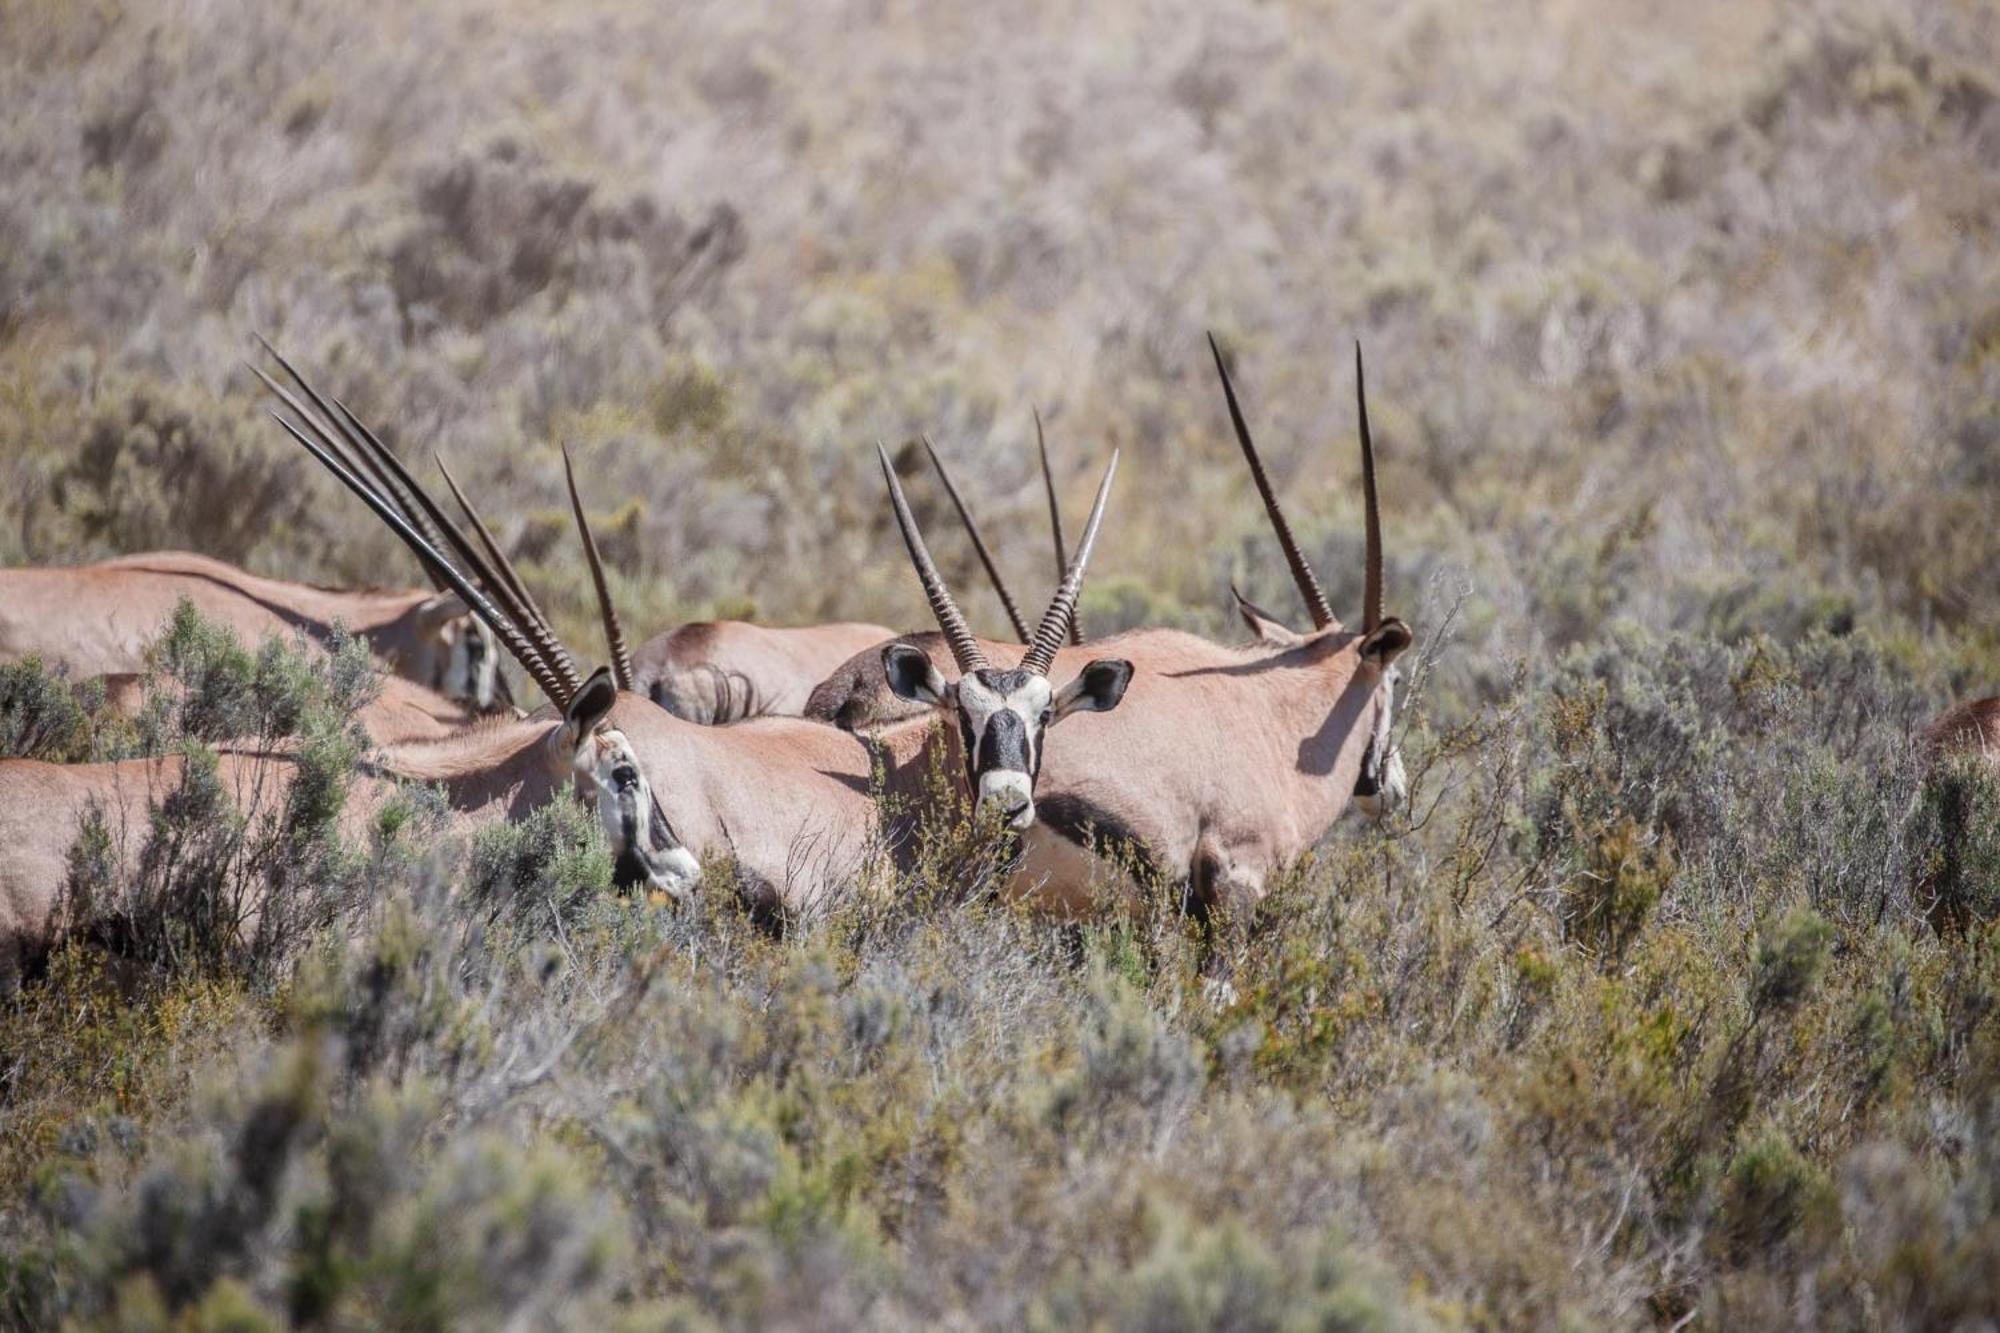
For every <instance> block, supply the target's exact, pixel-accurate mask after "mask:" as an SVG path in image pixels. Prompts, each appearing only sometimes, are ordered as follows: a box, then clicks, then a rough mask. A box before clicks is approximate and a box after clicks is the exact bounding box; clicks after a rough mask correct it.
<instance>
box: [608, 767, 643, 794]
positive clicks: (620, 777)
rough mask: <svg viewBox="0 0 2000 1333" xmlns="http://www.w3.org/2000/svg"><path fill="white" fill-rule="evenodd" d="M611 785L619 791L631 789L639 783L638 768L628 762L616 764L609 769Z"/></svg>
mask: <svg viewBox="0 0 2000 1333" xmlns="http://www.w3.org/2000/svg"><path fill="white" fill-rule="evenodd" d="M611 785H612V787H613V788H614V789H616V790H618V791H621V792H624V791H631V790H632V789H633V788H634V787H636V786H638V785H639V770H638V769H636V768H634V767H632V765H630V764H620V765H618V766H617V767H616V768H614V769H612V770H611Z"/></svg>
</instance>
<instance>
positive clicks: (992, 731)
mask: <svg viewBox="0 0 2000 1333" xmlns="http://www.w3.org/2000/svg"><path fill="white" fill-rule="evenodd" d="M1028 751H1029V746H1028V725H1027V723H1025V722H1023V721H1021V715H1020V714H1019V713H1017V712H1015V711H1014V710H1013V709H1011V708H1003V709H1001V710H1000V711H999V712H997V713H995V714H994V715H993V716H992V717H989V718H987V719H986V734H985V735H983V736H982V737H980V743H979V766H978V767H979V772H981V773H991V772H993V771H994V770H996V769H1006V770H1010V771H1012V772H1016V773H1029V772H1032V771H1033V766H1032V765H1031V764H1030V762H1029V755H1028Z"/></svg>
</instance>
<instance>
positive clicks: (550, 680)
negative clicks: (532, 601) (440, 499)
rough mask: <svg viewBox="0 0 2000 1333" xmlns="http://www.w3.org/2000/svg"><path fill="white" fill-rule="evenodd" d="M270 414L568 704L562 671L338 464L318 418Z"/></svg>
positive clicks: (554, 698)
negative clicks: (298, 421)
mask: <svg viewBox="0 0 2000 1333" xmlns="http://www.w3.org/2000/svg"><path fill="white" fill-rule="evenodd" d="M271 419H272V420H273V421H276V422H277V423H278V425H280V426H281V427H283V428H284V430H285V433H286V434H288V435H290V436H291V437H292V438H293V439H294V440H297V441H298V442H299V444H300V445H302V446H303V447H304V448H305V451H306V452H307V453H309V454H311V455H312V456H313V457H314V458H316V459H318V460H319V462H320V464H321V465H322V466H323V467H325V468H326V470H327V471H329V472H331V473H333V475H334V476H335V477H337V478H339V479H340V481H341V483H342V484H343V485H345V486H346V487H347V489H349V490H350V491H353V492H354V493H355V494H356V495H357V496H359V497H360V498H361V500H362V501H363V502H364V503H365V504H367V506H368V507H369V508H370V509H372V510H374V511H375V515H376V517H378V518H380V519H381V520H382V521H383V522H384V523H387V524H388V525H389V528H390V530H391V531H393V532H394V533H395V534H396V535H397V536H398V537H400V538H402V539H403V542H404V544H405V545H407V546H408V547H409V548H410V549H411V550H412V551H414V552H416V553H417V555H418V556H419V557H420V558H421V559H423V560H425V561H426V562H427V563H428V564H429V565H431V566H432V567H434V568H436V569H437V570H438V571H439V574H440V576H441V577H442V578H443V579H444V580H445V583H446V585H447V586H449V587H450V589H451V590H452V591H453V592H455V593H457V594H458V595H459V596H460V597H461V598H463V599H464V601H465V604H466V606H467V607H469V608H471V610H472V613H473V614H474V615H476V616H478V617H479V618H480V619H481V620H483V621H485V622H486V625H487V627H488V628H489V629H491V630H492V631H493V635H494V637H495V638H497V639H499V640H500V643H501V646H502V647H504V648H506V649H507V651H508V652H509V653H510V654H512V655H513V658H514V660H515V661H516V662H519V663H520V664H521V667H522V669H523V670H525V671H526V672H527V673H528V674H529V675H530V676H532V677H534V680H535V683H536V684H537V685H539V686H541V687H542V692H543V693H545V694H547V695H548V696H549V699H550V701H551V702H553V703H554V704H555V706H556V707H557V708H564V707H567V706H568V704H569V701H570V698H571V694H572V690H571V689H570V688H569V687H568V686H567V685H566V684H565V683H564V682H563V680H562V679H561V677H559V676H557V675H556V673H555V672H554V671H553V670H551V669H550V667H549V664H548V663H547V662H546V661H544V660H543V658H542V656H541V654H540V653H539V652H538V651H537V650H536V648H535V646H534V644H532V643H530V642H529V641H528V638H527V636H526V635H524V634H522V633H521V631H520V630H519V629H517V628H516V627H515V625H514V623H513V622H512V621H511V620H509V619H508V618H507V617H506V616H505V615H503V614H501V612H500V610H499V608H497V607H496V606H494V604H493V603H492V602H491V601H489V600H487V598H486V595H485V594H484V593H482V592H481V591H480V590H479V589H478V587H476V586H475V585H474V584H473V581H472V580H471V579H469V578H467V577H466V576H465V575H464V574H462V573H460V572H459V571H458V570H457V569H456V568H455V567H454V566H453V565H452V564H451V562H450V561H449V560H447V559H446V558H445V556H444V554H443V553H442V552H440V551H439V550H438V549H437V548H436V547H434V546H432V545H431V544H430V543H429V542H428V541H427V540H425V538H424V536H423V534H422V533H420V532H418V531H417V529H416V526H415V525H414V524H412V523H411V522H410V521H409V520H408V519H406V518H404V517H403V515H402V514H401V513H400V512H398V510H397V508H396V506H395V505H393V504H392V503H390V502H389V501H388V500H385V499H384V498H383V497H381V496H380V495H377V494H376V493H375V491H374V490H373V489H372V488H371V487H370V486H369V485H368V484H367V483H366V482H364V481H362V480H361V479H360V478H359V477H357V476H355V475H354V474H353V473H352V472H350V471H348V469H347V468H345V467H344V466H342V465H341V463H340V462H339V460H337V459H336V458H335V457H334V454H333V451H332V448H331V441H330V440H328V439H327V437H326V434H325V431H324V430H323V429H321V427H320V426H319V424H318V423H317V422H316V421H314V420H313V419H312V418H311V417H306V418H304V420H305V430H301V429H300V428H299V427H297V426H294V425H293V424H292V423H291V422H290V421H289V420H287V419H286V418H285V417H284V416H283V414H281V413H278V412H275V411H274V412H272V413H271ZM308 430H309V431H311V432H312V434H313V435H315V436H318V437H319V439H318V440H317V441H315V440H312V439H308V438H307V437H306V434H305V431H308Z"/></svg>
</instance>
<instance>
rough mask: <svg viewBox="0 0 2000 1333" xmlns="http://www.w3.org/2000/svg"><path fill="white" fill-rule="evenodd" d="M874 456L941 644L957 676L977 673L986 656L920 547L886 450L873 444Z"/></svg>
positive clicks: (918, 534)
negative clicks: (948, 647)
mask: <svg viewBox="0 0 2000 1333" xmlns="http://www.w3.org/2000/svg"><path fill="white" fill-rule="evenodd" d="M875 453H876V455H877V456H878V457H880V458H881V460H882V477H883V480H885V481H887V482H888V483H889V504H890V506H891V507H892V508H893V509H894V510H895V511H896V525H897V526H898V527H900V528H901V529H902V530H903V546H904V548H905V549H907V550H908V551H909V553H910V563H911V564H913V565H915V566H916V569H917V580H918V581H919V582H920V583H922V584H923V585H924V596H925V598H926V599H928V600H929V602H930V604H931V615H932V616H933V617H935V618H936V620H937V623H938V628H939V629H941V630H943V631H944V638H945V642H946V643H948V644H950V645H951V656H952V660H953V661H955V662H957V663H958V669H959V671H960V672H961V673H963V672H967V671H978V670H981V669H982V668H984V667H985V666H986V654H985V653H984V652H982V651H980V647H979V640H978V639H976V638H974V637H973V634H972V627H971V626H970V625H968V624H966V623H965V613H964V612H963V611H960V610H959V609H958V603H957V602H955V601H953V600H952V596H951V589H950V588H948V587H946V586H945V581H944V575H942V574H940V573H938V567H937V562H936V561H935V560H932V559H931V553H930V550H929V548H928V547H926V546H925V545H924V535H923V533H921V532H919V531H918V530H917V520H916V517H915V516H914V515H913V514H911V513H910V502H909V501H908V500H907V499H905V498H904V496H903V485H902V483H901V482H899V481H897V480H896V469H895V466H894V465H893V464H891V463H890V462H889V451H888V450H887V449H885V448H883V447H882V444H881V442H880V441H877V442H876V444H875Z"/></svg>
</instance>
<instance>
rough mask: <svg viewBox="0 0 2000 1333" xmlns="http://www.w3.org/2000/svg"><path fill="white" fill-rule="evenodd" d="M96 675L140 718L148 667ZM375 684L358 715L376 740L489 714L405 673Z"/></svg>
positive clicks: (459, 726)
mask: <svg viewBox="0 0 2000 1333" xmlns="http://www.w3.org/2000/svg"><path fill="white" fill-rule="evenodd" d="M95 679H96V680H97V683H98V684H99V685H100V686H101V687H102V688H103V690H104V701H105V703H106V705H107V706H108V707H110V708H111V709H112V711H114V712H117V713H120V714H122V715H124V716H125V717H131V718H136V717H138V716H139V714H140V713H141V712H143V711H144V710H145V707H146V673H145V672H142V671H127V672H114V673H111V674H108V675H103V676H98V677H96V678H95ZM377 685H378V688H377V691H376V695H375V697H374V698H373V699H370V700H369V701H368V702H367V703H365V704H363V705H362V706H361V707H360V708H359V709H357V710H356V711H355V718H354V720H355V721H356V722H357V723H359V724H360V726H361V730H362V732H363V733H364V734H365V735H366V736H367V737H368V739H369V741H370V742H372V743H373V744H376V745H396V744H399V743H401V742H404V741H420V740H437V739H440V738H442V737H445V736H449V735H452V734H454V733H456V732H460V731H463V730H465V729H466V728H467V727H470V726H473V725H475V724H476V723H478V722H480V721H482V720H484V719H485V718H486V717H488V716H490V715H489V714H484V713H481V712H479V711H478V710H476V709H474V708H471V707H469V706H468V705H466V704H462V703H460V702H458V701H457V700H455V699H447V698H445V696H443V695H442V694H439V693H438V692H437V691H436V690H433V689H427V688H426V687H424V686H422V685H419V684H417V683H416V682H415V681H410V680H404V679H403V678H402V677H401V676H381V677H378V678H377Z"/></svg>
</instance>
